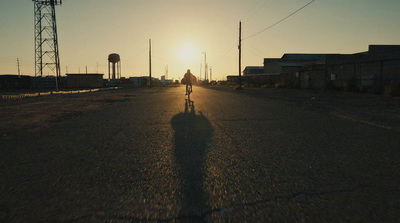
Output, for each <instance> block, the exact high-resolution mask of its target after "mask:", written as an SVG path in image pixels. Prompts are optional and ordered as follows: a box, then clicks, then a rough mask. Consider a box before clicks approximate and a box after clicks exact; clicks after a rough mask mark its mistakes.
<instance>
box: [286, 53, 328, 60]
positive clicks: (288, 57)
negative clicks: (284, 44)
mask: <svg viewBox="0 0 400 223" xmlns="http://www.w3.org/2000/svg"><path fill="white" fill-rule="evenodd" d="M326 55H327V54H302V53H287V54H284V55H283V56H282V58H281V59H282V60H296V61H316V60H323V59H325V56H326Z"/></svg>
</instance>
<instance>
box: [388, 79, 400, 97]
mask: <svg viewBox="0 0 400 223" xmlns="http://www.w3.org/2000/svg"><path fill="white" fill-rule="evenodd" d="M385 95H387V96H400V82H397V83H393V84H390V85H388V86H386V87H385Z"/></svg>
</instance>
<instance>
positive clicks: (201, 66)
mask: <svg viewBox="0 0 400 223" xmlns="http://www.w3.org/2000/svg"><path fill="white" fill-rule="evenodd" d="M202 68H203V64H200V73H199V74H200V79H199V81H201V70H202Z"/></svg>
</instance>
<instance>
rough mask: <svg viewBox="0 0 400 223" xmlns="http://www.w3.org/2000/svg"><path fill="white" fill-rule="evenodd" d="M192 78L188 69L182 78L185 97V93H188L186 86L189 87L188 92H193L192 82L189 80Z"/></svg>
mask: <svg viewBox="0 0 400 223" xmlns="http://www.w3.org/2000/svg"><path fill="white" fill-rule="evenodd" d="M192 76H193V74H192V73H190V69H188V70H187V72H186V74H185V76H184V78H185V83H186V94H185V95H187V93H188V86H189V85H190V92H193V90H192V80H191V79H192Z"/></svg>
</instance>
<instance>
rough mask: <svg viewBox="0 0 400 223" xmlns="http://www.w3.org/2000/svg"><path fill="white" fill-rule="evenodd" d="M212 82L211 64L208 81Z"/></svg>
mask: <svg viewBox="0 0 400 223" xmlns="http://www.w3.org/2000/svg"><path fill="white" fill-rule="evenodd" d="M211 82H212V66H210V83H211Z"/></svg>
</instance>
